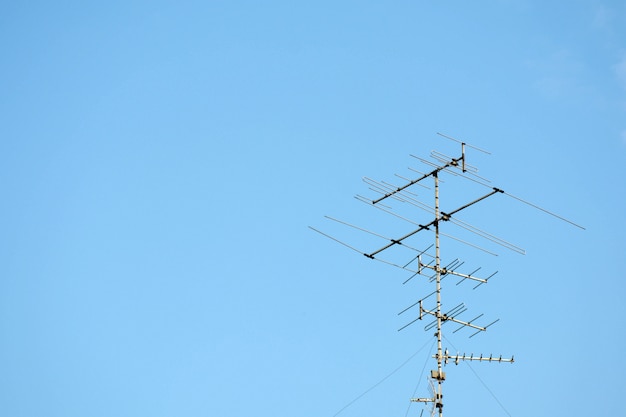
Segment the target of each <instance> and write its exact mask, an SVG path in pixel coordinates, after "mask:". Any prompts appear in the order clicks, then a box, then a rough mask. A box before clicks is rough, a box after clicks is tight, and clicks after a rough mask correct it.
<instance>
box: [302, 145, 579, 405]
mask: <svg viewBox="0 0 626 417" xmlns="http://www.w3.org/2000/svg"><path fill="white" fill-rule="evenodd" d="M438 135H440V136H442V137H445V138H448V139H450V140H452V141H454V142H457V143H459V144H460V145H461V154H460V156H458V157H456V158H454V157H449V156H446V155H443V154H441V153H439V152H436V151H432V153H431V157H432V158H433V159H434V160H435V161H436V162H437V163H433V162H431V161H427V160H424V159H421V158H417V157H416V158H417V159H418V160H420V161H421V162H422V163H424V164H426V165H428V166H429V167H430V168H431V171H430V172H426V173H422V172H419V171H416V170H412V171H415V172H418V173H419V174H421V176H419V177H418V178H416V179H407V178H404V177H401V176H399V175H398V177H400V178H403V179H404V180H405V181H407V182H406V183H404V184H403V185H400V186H395V185H391V184H389V183H386V182H377V181H374V180H372V179H370V178H364V179H363V180H364V182H366V183H367V184H368V185H369V186H370V189H371V190H373V191H375V192H377V193H379V194H380V196H379V197H378V198H376V199H367V198H365V197H361V196H357V199H358V200H360V201H362V202H364V203H366V204H369V205H371V206H374V207H376V208H379V209H381V210H383V211H385V212H386V213H389V214H392V215H394V216H396V217H399V218H401V219H403V220H406V221H408V222H410V223H412V224H414V225H417V226H418V227H417V228H416V229H414V230H412V231H410V232H409V233H406V234H405V235H403V236H400V237H398V238H387V237H384V236H383V235H381V234H378V233H375V232H371V231H369V230H367V229H364V228H361V227H358V226H354V225H352V224H349V223H346V222H343V221H341V220H337V219H334V218H332V217H327V218H328V219H330V220H334V221H337V222H339V223H341V224H343V225H346V226H350V227H352V228H355V229H357V230H359V231H361V232H366V233H369V234H372V235H375V236H377V237H380V238H384V239H386V240H388V242H389V243H387V244H386V245H384V246H382V247H380V248H378V249H376V250H374V251H371V252H364V251H361V250H359V249H356V248H355V247H353V246H351V245H349V244H347V243H344V242H342V241H340V240H338V239H336V238H334V237H332V236H330V235H328V234H326V233H323V232H321V231H319V230H317V229H315V228H312V227H311V229H313V230H315V231H316V232H319V233H321V234H322V235H324V236H326V237H329V238H331V239H332V240H335V241H336V242H338V243H341V244H342V245H344V246H346V247H348V248H350V249H352V250H354V251H356V252H359V253H361V254H363V255H365V256H366V257H367V258H369V259H375V260H378V261H381V262H383V263H386V264H390V265H392V266H394V267H397V268H400V269H403V270H405V271H408V272H411V273H412V275H411V277H410V278H409V279H407V280H406V281H405V282H404V283H406V282H408V281H409V280H410V279H412V278H413V277H415V276H417V275H421V276H427V277H429V281H430V282H433V281H434V283H435V290H434V291H433V292H431V293H430V294H428V295H427V296H425V297H423V298H422V299H420V300H419V301H418V302H416V303H414V304H412V305H411V306H409V307H407V308H405V309H404V310H402V311H401V312H400V313H398V314H402V313H405V312H406V311H408V310H409V309H411V308H412V307H415V306H419V316H418V317H417V318H416V319H414V320H412V321H411V322H409V323H408V324H406V325H405V326H403V327H401V328H400V329H399V330H403V329H404V328H406V327H408V326H409V325H411V324H413V323H415V322H416V321H417V320H422V319H423V318H424V317H427V316H432V317H434V321H432V322H430V323H429V324H427V325H426V326H425V328H424V329H425V330H426V331H430V330H432V329H435V334H434V335H435V337H436V340H437V353H436V354H435V355H433V358H434V359H436V361H437V369H436V370H431V372H430V378H431V380H430V381H431V389H432V397H427V398H411V402H418V403H423V404H432V406H433V409H432V415H434V414H435V412H437V413H438V416H439V417H443V382H444V381H445V379H446V374H445V372H444V371H443V367H444V365H446V364H448V363H449V362H450V361H452V362H454V363H455V364H458V363H459V362H460V361H479V362H509V363H513V362H514V358H513V357H512V356H511V357H510V358H503V357H502V356H501V355H500V356H498V357H493V356H492V355H489V356H488V357H487V356H484V355H482V354H480V355H479V356H474V354H471V355H465V354H459V353H457V354H456V355H451V354H449V353H448V350H447V349H445V350H444V349H443V338H444V337H443V333H442V326H443V325H444V324H445V323H447V322H452V323H456V324H457V325H460V326H459V327H458V328H457V329H456V330H454V331H453V332H457V331H459V330H461V329H464V328H469V329H471V330H473V333H472V334H471V335H470V336H469V337H473V336H475V335H476V334H478V333H481V332H485V331H486V330H487V328H488V327H490V326H491V325H493V324H495V323H496V322H497V321H498V320H495V321H493V322H491V323H490V324H487V325H484V326H483V325H478V324H476V321H477V320H478V319H480V318H481V317H482V316H483V315H482V314H480V315H479V316H477V317H475V318H473V319H471V320H468V321H465V320H461V319H459V316H460V315H461V314H462V313H463V312H465V311H466V310H467V308H466V307H465V305H464V304H463V303H461V304H459V305H457V306H456V307H454V308H452V309H449V310H446V311H444V309H443V301H442V291H441V290H442V287H441V282H442V279H443V278H444V277H446V276H456V277H458V278H460V281H459V282H458V283H457V285H458V284H460V283H461V282H463V281H466V280H470V281H474V282H475V283H476V286H475V287H474V288H477V287H479V286H480V285H482V284H486V283H487V282H488V281H489V279H490V278H492V277H493V276H494V275H495V274H496V273H497V271H496V272H494V273H492V274H491V275H489V276H488V277H487V278H480V277H478V276H475V275H474V274H475V273H476V272H477V271H478V270H480V268H478V269H476V270H474V271H472V272H470V273H461V272H458V271H457V270H458V269H459V268H460V267H461V266H462V265H463V264H464V262H461V261H459V260H458V259H456V260H454V261H452V262H450V263H448V264H447V265H445V266H442V257H441V248H440V236H442V235H444V234H443V232H442V231H441V230H440V229H441V225H442V224H443V223H446V222H449V223H453V224H455V225H457V226H459V227H461V228H464V229H466V230H468V231H470V232H472V233H474V234H476V235H478V236H480V237H482V238H484V239H487V240H489V241H491V242H493V243H497V244H499V245H501V246H503V247H505V248H507V249H509V250H512V251H514V252H517V253H520V254H524V253H525V252H524V250H523V249H522V248H520V247H518V246H515V245H513V244H511V243H509V242H506V241H504V240H502V239H500V238H498V237H496V236H494V235H491V234H489V233H487V232H485V231H483V230H481V229H478V228H476V227H474V226H471V225H469V224H468V223H466V222H463V221H461V220H460V219H458V218H457V214H458V213H459V212H461V211H462V210H465V209H466V208H468V207H470V206H473V205H474V204H477V203H479V202H481V201H482V200H485V199H487V198H489V197H491V196H494V195H496V194H501V195H506V196H509V197H511V198H513V199H515V200H517V201H518V202H521V203H524V204H527V205H529V206H531V207H533V208H536V209H539V210H541V211H543V212H544V213H547V214H549V215H551V216H554V217H557V218H558V219H560V220H563V221H565V222H568V223H570V224H572V225H574V226H576V227H578V228H581V229H584V228H583V227H582V226H579V225H578V224H576V223H573V222H571V221H570V220H567V219H565V218H563V217H561V216H558V215H556V214H554V213H552V212H550V211H547V210H545V209H543V208H541V207H539V206H537V205H535V204H532V203H529V202H528V201H526V200H523V199H521V198H519V197H516V196H514V195H511V194H509V193H507V192H505V191H503V190H502V189H499V188H496V187H492V186H490V185H489V184H487V183H488V182H489V181H488V180H486V179H485V178H482V177H480V176H478V174H477V172H478V170H477V169H476V168H475V167H473V166H471V165H469V164H468V163H467V161H466V148H472V149H475V150H478V151H480V152H484V153H487V154H488V153H489V152H487V151H485V150H483V149H480V148H477V147H475V146H472V145H469V144H467V143H465V142H463V141H460V140H457V139H455V138H452V137H450V136H446V135H443V134H441V133H438ZM442 172H445V173H447V174H452V175H454V176H458V177H462V178H464V179H467V180H470V181H472V182H474V183H477V184H480V185H482V186H484V187H487V188H489V189H490V192H488V193H487V194H484V195H482V196H480V197H478V198H476V199H474V200H473V201H470V202H469V203H466V204H464V205H462V206H460V207H458V208H456V209H454V210H451V211H445V212H444V211H442V210H441V208H440V201H439V188H440V182H441V179H440V178H439V177H440V174H441V173H442ZM429 179H432V181H433V186H434V190H433V191H434V206H430V205H428V204H424V203H421V202H420V201H418V200H416V199H415V197H416V194H414V193H413V192H411V191H409V190H408V188H409V187H411V186H413V185H416V184H417V185H422V186H424V184H423V182H426V181H427V180H429ZM426 188H428V187H426ZM387 199H393V200H396V201H400V202H403V203H409V204H411V205H413V206H416V207H418V208H421V209H423V210H425V211H427V212H429V213H430V214H431V215H433V216H434V217H433V218H431V219H432V220H431V221H430V222H428V223H426V224H418V223H415V222H413V221H411V220H409V219H406V218H404V217H402V216H399V215H398V214H396V213H394V212H393V211H392V210H391V208H390V207H388V206H386V205H384V204H383V201H385V200H387ZM424 230H430V231H434V235H435V236H434V255H433V254H432V253H429V251H430V250H431V249H432V247H433V245H432V244H431V245H430V246H429V247H428V248H426V249H424V250H419V249H416V248H414V247H411V246H409V245H408V241H409V239H410V238H411V237H413V236H414V235H416V234H418V233H419V232H422V231H424ZM445 236H447V237H451V238H453V239H456V240H459V241H460V242H462V243H465V244H467V245H470V246H472V247H474V248H477V249H481V250H483V251H485V252H487V253H490V254H494V253H492V252H489V251H488V250H486V249H483V248H481V247H479V246H477V245H474V244H472V243H469V242H465V241H462V240H460V239H457V238H454V237H453V236H449V235H445ZM400 246H402V247H405V248H408V249H410V250H412V251H414V252H417V256H414V257H413V258H412V259H411V260H410V261H409V262H408V263H405V264H402V265H399V264H396V263H393V262H390V261H387V260H384V259H382V258H380V257H379V255H381V254H383V253H386V252H387V251H390V250H391V249H392V248H394V247H400ZM424 256H428V257H430V258H432V259H431V260H430V261H429V262H428V263H424V262H423V261H422V258H423V257H424ZM415 260H417V269H416V270H415V269H413V268H414V267H410V266H409V265H411V264H412V263H414V261H415ZM433 272H434V274H433ZM433 295H435V306H434V308H426V307H424V302H425V301H426V300H427V299H428V298H429V297H431V296H433Z"/></svg>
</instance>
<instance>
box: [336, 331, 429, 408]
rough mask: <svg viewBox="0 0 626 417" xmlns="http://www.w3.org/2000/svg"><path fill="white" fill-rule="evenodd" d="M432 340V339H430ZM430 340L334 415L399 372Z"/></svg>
mask: <svg viewBox="0 0 626 417" xmlns="http://www.w3.org/2000/svg"><path fill="white" fill-rule="evenodd" d="M428 342H430V341H428ZM428 342H426V343H425V344H424V345H423V346H422V347H421V348H419V349H418V350H417V352H415V353H414V354H412V355H411V356H409V358H408V359H407V360H405V361H404V362H402V363H401V364H400V366H398V367H397V368H396V369H394V370H393V371H391V372H390V373H389V374H387V375H386V376H385V377H384V378H383V379H381V380H380V381H378V382H377V383H375V384H374V385H372V386H371V387H369V388H368V389H366V390H365V392H363V393H362V394H361V395H359V396H357V397H356V398H355V399H353V400H352V401H350V402H349V403H348V404H346V405H344V406H343V407H342V408H341V409H340V410H339V411H337V412H336V413H335V414H333V417H336V416H338V415H339V414H340V413H341V412H342V411H343V410H345V409H346V408H348V407H350V406H351V405H352V404H354V403H355V402H357V401H358V400H360V399H361V398H363V397H364V396H365V395H366V394H367V393H369V392H370V391H372V390H373V389H374V388H376V387H378V386H379V385H380V384H382V383H383V382H385V381H386V380H388V379H389V378H390V377H391V376H392V375H393V374H395V373H396V372H398V371H399V370H400V369H402V368H403V367H404V366H405V365H406V364H407V363H409V362H410V361H411V359H413V358H414V357H416V356H417V355H418V354H419V353H420V352H421V351H422V350H424V348H425V347H426V346H428Z"/></svg>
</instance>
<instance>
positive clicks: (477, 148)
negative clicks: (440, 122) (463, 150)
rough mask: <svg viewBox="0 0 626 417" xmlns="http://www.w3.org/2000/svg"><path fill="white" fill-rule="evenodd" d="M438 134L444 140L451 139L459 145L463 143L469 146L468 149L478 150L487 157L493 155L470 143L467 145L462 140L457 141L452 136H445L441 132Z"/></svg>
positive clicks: (466, 144)
mask: <svg viewBox="0 0 626 417" xmlns="http://www.w3.org/2000/svg"><path fill="white" fill-rule="evenodd" d="M437 134H438V135H439V136H443V137H444V138H448V139H450V140H453V141H455V142H457V143H461V144H463V145H465V146H467V147H468V148H472V149H476V150H477V151H481V152H483V153H486V154H487V155H491V152H488V151H486V150H484V149H480V148H479V147H477V146H473V145H469V144H468V143H466V142H462V141H460V140H458V139H455V138H453V137H452V136H448V135H444V134H443V133H439V132H437Z"/></svg>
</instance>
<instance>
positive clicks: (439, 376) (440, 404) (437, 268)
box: [434, 172, 443, 417]
mask: <svg viewBox="0 0 626 417" xmlns="http://www.w3.org/2000/svg"><path fill="white" fill-rule="evenodd" d="M434 177H435V219H436V220H435V271H436V277H437V287H436V291H437V392H436V393H435V405H436V406H437V408H438V409H439V417H443V395H442V393H441V390H442V387H441V384H442V383H443V378H442V376H443V369H442V359H443V355H442V351H441V324H442V322H441V317H442V316H441V269H440V266H441V260H440V257H439V176H438V173H437V172H435V174H434Z"/></svg>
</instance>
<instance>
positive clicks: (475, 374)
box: [443, 336, 513, 417]
mask: <svg viewBox="0 0 626 417" xmlns="http://www.w3.org/2000/svg"><path fill="white" fill-rule="evenodd" d="M443 338H444V339H446V341H447V342H448V343H450V346H452V348H453V349H454V350H456V351H458V349H457V348H456V347H455V346H454V343H452V342H451V341H450V339H448V338H447V337H445V336H443ZM463 362H465V364H466V365H467V366H468V367H469V368H470V370H471V371H472V373H473V374H474V376H475V377H476V379H478V381H480V383H481V384H482V385H483V387H484V388H485V389H486V390H487V392H489V394H491V396H492V397H493V399H494V400H496V402H497V403H498V405H499V406H500V408H502V410H504V412H505V413H507V414H508V415H509V417H513V416H512V415H511V413H509V410H507V409H506V408H505V407H504V405H503V404H502V403H501V402H500V400H499V399H498V397H496V394H494V393H493V391H491V389H489V387H488V386H487V384H485V381H483V380H482V379H481V378H480V376H478V373H477V372H476V371H475V370H474V367H473V366H472V365H471V364H470V363H469V362H467V361H463Z"/></svg>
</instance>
